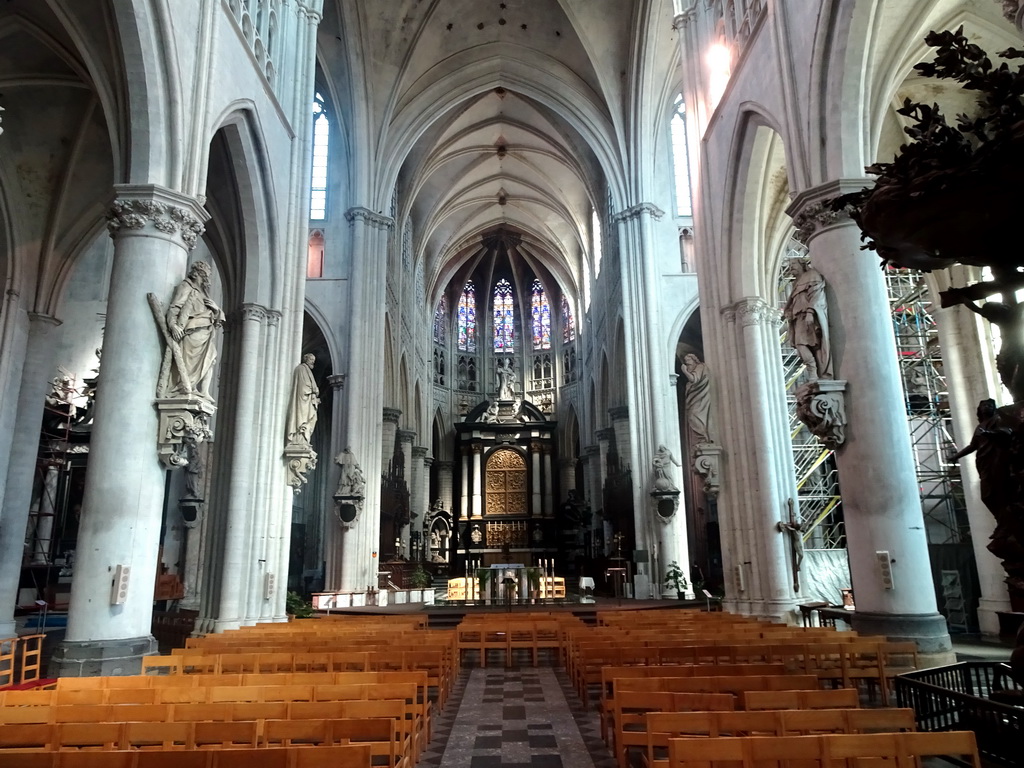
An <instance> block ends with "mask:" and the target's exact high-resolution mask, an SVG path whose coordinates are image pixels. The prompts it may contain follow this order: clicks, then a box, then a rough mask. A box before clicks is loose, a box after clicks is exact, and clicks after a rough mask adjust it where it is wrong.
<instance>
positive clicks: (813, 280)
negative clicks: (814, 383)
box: [782, 259, 832, 379]
mask: <svg viewBox="0 0 1024 768" xmlns="http://www.w3.org/2000/svg"><path fill="white" fill-rule="evenodd" d="M786 268H787V270H788V271H789V273H790V274H791V275H792V276H793V286H792V292H791V293H790V295H789V299H788V300H787V301H786V306H785V307H783V310H782V316H783V317H784V318H785V319H786V320H787V321H788V322H789V343H790V344H791V345H792V347H793V349H795V350H796V352H797V354H798V355H799V356H800V359H801V360H802V361H803V363H804V365H806V366H807V373H808V376H809V377H810V378H812V379H831V378H832V351H831V346H830V344H829V332H828V302H827V300H826V297H825V278H823V277H822V276H821V273H820V272H818V270H816V269H815V268H814V267H812V266H811V264H810V262H809V261H808V260H807V259H790V260H789V263H788V264H787V267H786Z"/></svg>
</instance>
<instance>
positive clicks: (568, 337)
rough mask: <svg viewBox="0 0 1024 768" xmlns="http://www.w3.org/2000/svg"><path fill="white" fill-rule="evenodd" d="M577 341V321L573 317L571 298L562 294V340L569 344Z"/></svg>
mask: <svg viewBox="0 0 1024 768" xmlns="http://www.w3.org/2000/svg"><path fill="white" fill-rule="evenodd" d="M570 341H576V321H575V320H573V318H572V308H571V307H570V306H569V300H568V299H567V298H565V295H564V294H563V296H562V342H563V343H565V344H568V343H569V342H570Z"/></svg>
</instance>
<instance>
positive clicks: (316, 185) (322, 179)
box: [309, 93, 331, 221]
mask: <svg viewBox="0 0 1024 768" xmlns="http://www.w3.org/2000/svg"><path fill="white" fill-rule="evenodd" d="M330 130H331V128H330V123H329V121H328V119H327V110H326V108H325V107H324V97H323V96H321V95H320V94H319V93H317V94H316V95H315V96H314V97H313V178H312V182H311V185H310V187H311V189H310V200H309V218H311V219H316V220H318V221H319V220H321V219H325V218H327V137H328V134H329V133H330Z"/></svg>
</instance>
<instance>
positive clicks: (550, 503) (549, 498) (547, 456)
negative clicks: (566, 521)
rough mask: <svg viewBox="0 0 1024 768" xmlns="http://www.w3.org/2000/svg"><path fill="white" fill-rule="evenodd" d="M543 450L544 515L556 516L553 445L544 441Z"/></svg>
mask: <svg viewBox="0 0 1024 768" xmlns="http://www.w3.org/2000/svg"><path fill="white" fill-rule="evenodd" d="M541 452H542V453H543V455H544V462H543V463H544V517H554V516H555V488H554V485H555V483H554V470H553V469H552V467H551V445H550V443H543V444H542V445H541Z"/></svg>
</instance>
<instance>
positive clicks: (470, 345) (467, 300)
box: [459, 280, 476, 352]
mask: <svg viewBox="0 0 1024 768" xmlns="http://www.w3.org/2000/svg"><path fill="white" fill-rule="evenodd" d="M459 351H460V352H476V288H474V287H473V281H472V280H470V281H469V282H468V283H466V287H465V288H463V289H462V298H460V299H459Z"/></svg>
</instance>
